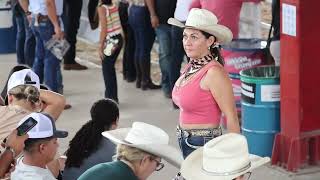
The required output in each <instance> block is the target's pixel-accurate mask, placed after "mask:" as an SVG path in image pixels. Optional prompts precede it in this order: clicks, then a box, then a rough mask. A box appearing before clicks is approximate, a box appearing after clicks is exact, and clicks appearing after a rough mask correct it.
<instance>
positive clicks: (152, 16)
mask: <svg viewBox="0 0 320 180" xmlns="http://www.w3.org/2000/svg"><path fill="white" fill-rule="evenodd" d="M154 17H158V16H157V15H151V16H150V18H154Z"/></svg>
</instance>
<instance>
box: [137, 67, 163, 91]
mask: <svg viewBox="0 0 320 180" xmlns="http://www.w3.org/2000/svg"><path fill="white" fill-rule="evenodd" d="M140 66H141V74H142V82H141V89H142V90H144V91H145V90H147V89H160V88H161V86H160V85H156V84H154V83H153V82H152V80H151V77H150V61H147V62H143V63H140Z"/></svg>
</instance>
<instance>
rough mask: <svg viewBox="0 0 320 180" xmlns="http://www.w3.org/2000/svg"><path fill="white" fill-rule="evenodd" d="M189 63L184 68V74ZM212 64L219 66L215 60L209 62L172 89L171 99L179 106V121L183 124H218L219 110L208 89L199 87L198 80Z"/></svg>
mask: <svg viewBox="0 0 320 180" xmlns="http://www.w3.org/2000/svg"><path fill="white" fill-rule="evenodd" d="M189 66H190V65H187V67H186V68H185V69H184V71H183V72H182V74H184V73H185V72H186V71H187V69H188V68H189ZM213 66H220V64H219V63H218V62H216V61H213V62H210V63H209V64H207V65H206V66H205V67H203V68H202V69H200V70H199V72H197V74H195V76H194V77H191V79H190V81H189V82H187V83H186V84H184V85H182V86H181V87H179V86H178V85H177V84H176V85H175V86H174V88H173V91H172V100H173V102H174V103H175V104H176V105H177V106H179V108H180V118H179V120H180V123H183V124H219V122H220V117H221V110H220V108H219V106H218V104H217V103H216V101H215V99H214V97H213V96H212V94H211V92H210V91H209V90H203V89H201V87H200V81H201V80H202V78H203V77H204V76H205V75H206V74H207V71H208V70H209V69H210V68H211V67H213Z"/></svg>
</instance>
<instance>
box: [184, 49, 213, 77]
mask: <svg viewBox="0 0 320 180" xmlns="http://www.w3.org/2000/svg"><path fill="white" fill-rule="evenodd" d="M217 58H218V57H214V56H213V55H212V54H209V55H206V56H204V57H202V58H199V59H193V60H190V62H189V64H190V65H191V66H190V67H189V68H188V70H187V72H186V73H185V75H184V80H186V79H188V77H190V76H191V75H193V74H195V73H196V72H198V71H199V70H200V69H201V68H202V67H204V66H205V65H207V64H208V63H209V62H211V61H212V60H213V59H215V60H217Z"/></svg>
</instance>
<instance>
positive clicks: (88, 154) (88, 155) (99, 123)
mask: <svg viewBox="0 0 320 180" xmlns="http://www.w3.org/2000/svg"><path fill="white" fill-rule="evenodd" d="M90 113H91V119H92V120H90V121H88V122H87V123H86V124H85V125H83V126H82V128H81V129H80V130H79V131H78V132H77V133H76V135H75V136H74V138H73V139H72V140H71V141H70V143H69V149H68V150H67V153H66V155H67V160H66V163H65V169H64V172H63V174H62V177H63V179H64V180H74V179H77V178H78V177H79V176H80V175H81V174H82V173H84V172H85V171H86V170H87V169H89V168H91V167H92V166H94V165H96V164H100V163H104V162H110V161H112V156H113V155H114V154H115V145H114V144H113V143H112V142H111V141H110V140H109V139H108V138H103V136H102V135H101V133H102V132H104V131H108V130H114V129H116V128H117V125H118V119H119V108H118V105H117V103H116V102H115V101H114V100H112V99H101V100H98V101H97V102H95V103H94V104H93V106H92V107H91V111H90Z"/></svg>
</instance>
